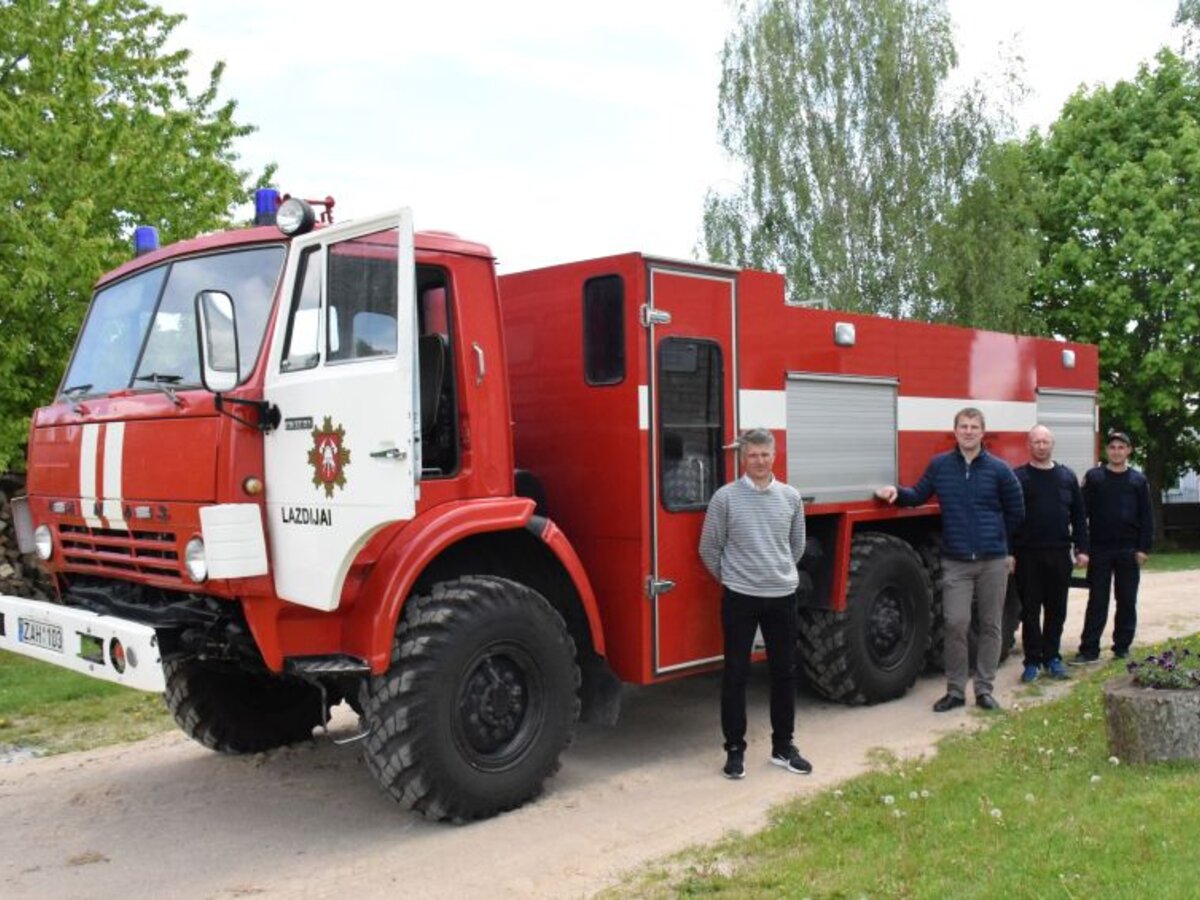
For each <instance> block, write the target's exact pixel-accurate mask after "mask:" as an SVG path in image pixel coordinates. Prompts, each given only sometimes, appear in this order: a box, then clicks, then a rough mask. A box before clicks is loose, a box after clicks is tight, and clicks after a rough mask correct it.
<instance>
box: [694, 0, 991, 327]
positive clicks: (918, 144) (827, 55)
mask: <svg viewBox="0 0 1200 900" xmlns="http://www.w3.org/2000/svg"><path fill="white" fill-rule="evenodd" d="M955 64H956V55H955V50H954V43H953V36H952V30H951V22H950V17H949V14H948V13H947V11H946V7H945V3H944V0H919V2H904V0H759V2H755V0H743V2H742V3H741V4H740V7H739V13H738V23H737V26H736V28H735V31H734V33H733V34H732V35H731V36H730V37H729V38H728V40H727V41H726V44H725V48H724V54H723V61H722V67H723V71H722V79H721V86H720V96H719V127H720V133H721V140H722V142H723V144H724V146H725V148H726V150H727V151H728V152H729V153H730V154H731V155H732V156H733V157H734V158H735V159H737V160H738V161H740V162H741V163H743V164H744V167H745V177H744V181H743V183H742V184H741V186H740V187H739V188H738V189H737V190H736V191H735V192H733V193H730V194H718V193H715V192H710V193H709V194H708V196H707V198H706V200H705V216H704V244H705V250H706V251H707V253H708V255H709V256H710V257H711V258H713V259H716V260H720V261H724V262H732V263H737V264H741V265H751V266H755V267H759V268H768V269H776V270H780V271H783V272H784V273H785V274H786V275H787V277H788V284H789V289H790V291H791V292H792V295H793V297H794V299H797V300H806V299H810V298H823V299H827V300H828V301H829V302H830V303H831V304H832V305H833V306H834V307H836V308H841V309H852V310H860V311H868V312H880V313H887V314H891V315H900V314H902V313H903V314H911V315H918V316H925V317H928V316H932V315H935V314H936V313H937V312H938V308H937V306H938V304H937V302H936V296H935V295H936V294H937V291H936V280H937V277H938V273H937V272H936V271H935V267H934V266H933V263H932V259H933V252H934V247H935V245H936V246H937V247H938V248H939V250H944V249H945V248H946V247H947V246H953V245H954V244H955V241H954V236H955V231H954V230H952V229H943V230H942V231H941V232H940V233H939V234H938V235H936V236H935V234H934V233H933V230H934V225H935V223H936V222H938V221H939V220H940V219H941V218H942V215H943V211H944V210H946V209H947V208H948V207H949V205H950V204H951V203H952V202H953V201H954V200H955V199H956V198H957V196H958V194H959V192H960V190H961V188H962V185H963V184H964V183H966V182H967V181H968V180H969V179H970V178H971V177H972V176H973V174H974V173H975V171H976V170H977V167H978V164H979V161H980V158H981V154H982V153H983V151H984V150H985V149H986V148H987V147H988V146H990V144H991V143H992V140H993V128H992V126H991V124H989V121H988V119H987V117H986V116H985V114H984V104H983V101H982V94H981V93H980V91H978V90H975V91H970V92H967V93H965V94H964V95H963V96H962V97H961V98H960V100H959V101H958V102H957V104H956V105H955V106H954V107H953V108H952V109H948V110H947V109H946V108H945V103H944V99H943V92H944V84H945V81H946V78H947V76H948V75H949V73H950V72H951V70H952V69H953V67H954V66H955ZM1001 162H1003V160H1002V159H999V160H997V167H998V169H997V170H998V171H999V170H1000V163H1001ZM998 189H999V188H997V190H998ZM985 201H986V198H985V197H984V196H983V187H982V186H981V188H980V196H979V197H978V198H977V199H976V200H975V201H974V202H973V203H972V204H971V205H969V206H968V207H966V208H965V209H964V210H963V211H962V212H961V214H960V215H961V216H963V217H971V216H974V215H975V210H976V208H977V207H980V206H983V205H986V202H985ZM980 221H981V222H983V221H984V219H981V220H980ZM980 227H984V225H982V224H981V225H980ZM992 262H994V260H989V259H985V258H984V257H983V256H982V255H979V256H977V257H976V258H974V259H972V260H969V261H966V262H964V265H963V266H962V267H961V268H960V270H959V271H957V272H947V273H946V279H947V281H948V282H950V283H958V284H964V285H967V284H976V283H978V282H979V281H980V278H979V276H978V275H976V274H975V273H974V272H971V271H968V270H969V269H970V267H972V266H974V267H980V266H983V267H987V266H989V265H990V264H992ZM956 278H957V281H955V279H956ZM949 290H950V288H946V289H945V290H943V292H942V294H943V295H945V294H947V293H948V292H949ZM946 304H947V301H946V300H943V301H942V305H946ZM950 306H951V307H952V308H953V309H954V310H955V314H962V315H966V314H967V313H968V312H969V310H968V309H967V308H966V306H965V305H962V304H958V305H954V304H953V303H950Z"/></svg>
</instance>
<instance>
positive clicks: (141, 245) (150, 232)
mask: <svg viewBox="0 0 1200 900" xmlns="http://www.w3.org/2000/svg"><path fill="white" fill-rule="evenodd" d="M157 249H158V229H157V228H155V227H154V226H153V225H139V226H138V227H137V228H135V229H133V255H134V256H145V255H146V254H147V253H152V252H154V251H155V250H157Z"/></svg>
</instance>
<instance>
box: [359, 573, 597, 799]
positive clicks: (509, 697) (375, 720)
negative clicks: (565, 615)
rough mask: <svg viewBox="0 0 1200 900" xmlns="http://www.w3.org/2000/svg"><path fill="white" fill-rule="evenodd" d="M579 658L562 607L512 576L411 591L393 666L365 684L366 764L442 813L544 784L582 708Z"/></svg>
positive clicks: (394, 792) (389, 787) (403, 794)
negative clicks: (558, 608) (419, 593)
mask: <svg viewBox="0 0 1200 900" xmlns="http://www.w3.org/2000/svg"><path fill="white" fill-rule="evenodd" d="M579 680H580V674H579V665H578V663H577V661H576V657H575V644H574V642H573V641H572V640H571V637H570V635H569V634H568V633H567V628H566V625H565V623H564V622H563V619H562V616H560V615H559V614H558V613H557V612H556V611H555V610H554V608H553V607H551V606H550V604H549V603H548V602H547V601H546V599H545V598H544V597H543V596H542V595H541V594H539V593H538V592H537V591H534V590H532V589H531V588H528V587H526V586H524V585H521V584H518V583H516V582H514V581H509V580H508V579H505V578H497V577H491V576H471V577H463V578H459V579H456V580H454V581H447V582H442V583H440V584H436V585H434V587H433V590H432V592H431V593H430V594H429V595H426V596H416V597H413V598H411V599H410V600H409V601H408V603H407V604H406V605H405V608H404V614H403V615H402V617H401V619H400V623H399V626H398V627H397V629H396V639H395V642H394V644H393V647H392V659H391V663H390V666H389V668H388V671H387V672H386V673H385V674H384V675H381V676H376V677H372V678H371V679H370V680H369V681H368V682H367V683H366V684H365V685H364V688H363V707H364V710H363V713H364V714H363V721H364V722H365V723H366V725H367V727H368V729H369V735H368V737H367V739H366V742H365V747H366V752H365V756H366V760H367V766H368V767H369V768H370V770H371V774H372V775H374V777H375V779H376V780H377V781H378V782H379V784H380V785H381V786H382V787H383V788H384V790H386V791H387V792H388V793H389V794H391V796H392V797H393V798H395V799H396V800H397V801H399V802H400V803H403V804H405V805H407V806H409V807H411V808H412V809H414V810H416V811H417V812H420V813H421V814H423V815H424V816H426V817H427V818H430V819H435V820H445V819H448V820H455V821H459V820H465V819H478V818H483V817H486V816H491V815H495V814H496V813H499V812H503V811H504V810H507V809H512V808H513V807H516V806H520V805H521V804H522V803H525V802H526V801H528V800H530V799H532V798H533V797H536V796H537V795H538V794H539V793H541V790H542V786H543V784H544V783H545V781H546V779H547V778H549V777H550V776H551V775H553V774H554V773H555V772H556V771H558V765H559V755H560V754H561V753H562V752H563V750H565V749H566V748H567V746H568V745H569V744H570V743H571V739H572V738H573V737H574V732H575V723H576V722H577V721H578V719H579Z"/></svg>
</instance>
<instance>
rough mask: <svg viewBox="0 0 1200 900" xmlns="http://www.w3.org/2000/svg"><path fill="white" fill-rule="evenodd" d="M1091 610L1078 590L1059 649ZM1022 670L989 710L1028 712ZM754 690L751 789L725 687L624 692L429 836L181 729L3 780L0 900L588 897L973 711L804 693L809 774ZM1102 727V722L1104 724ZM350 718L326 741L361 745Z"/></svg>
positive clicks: (1174, 605)
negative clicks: (722, 714) (726, 757)
mask: <svg viewBox="0 0 1200 900" xmlns="http://www.w3.org/2000/svg"><path fill="white" fill-rule="evenodd" d="M1198 586H1200V574H1198V573H1194V572H1190V573H1171V574H1154V575H1148V576H1146V577H1145V579H1144V581H1143V587H1142V594H1141V600H1140V603H1139V607H1140V610H1139V611H1140V615H1141V622H1140V624H1139V631H1138V640H1139V643H1140V642H1149V641H1154V640H1159V639H1162V638H1164V637H1167V636H1170V635H1174V634H1188V633H1192V632H1196V631H1200V598H1198V596H1197V587H1198ZM1084 601H1085V597H1084V594H1083V592H1082V591H1079V590H1075V591H1072V595H1071V615H1070V619H1069V620H1068V624H1067V631H1066V636H1067V639H1066V640H1065V641H1064V644H1065V648H1064V649H1067V650H1069V651H1072V652H1073V650H1074V643H1075V638H1076V636H1077V635H1078V634H1079V623H1080V620H1081V617H1082V609H1083V605H1084ZM1019 673H1020V662H1019V659H1016V658H1013V659H1010V660H1009V661H1008V662H1007V663H1006V664H1005V665H1004V666H1003V667H1002V668H1001V670H1000V675H999V678H998V681H997V692H996V693H997V697H998V698H999V699H1000V700H1001V702H1003V703H1004V704H1006V705H1009V704H1011V703H1013V702H1014V700H1016V701H1017V702H1021V694H1022V691H1021V690H1020V689H1018V687H1017V680H1018V676H1019ZM756 679H757V680H756V682H755V683H754V684H753V685H752V689H751V690H752V702H751V709H750V712H751V734H750V751H749V753H748V756H747V775H748V777H747V778H746V779H745V780H743V781H738V782H732V781H728V780H726V779H724V778H722V777H720V775H719V774H718V769H719V766H720V765H721V763H722V762H723V754H722V753H721V749H720V735H719V730H718V724H717V692H718V682H717V678H716V677H715V676H703V677H698V678H692V679H688V680H685V681H682V682H678V683H675V684H668V685H660V686H656V687H652V688H642V689H630V690H628V693H627V695H626V697H625V705H624V712H623V716H622V720H621V723H620V724H619V725H618V726H617V727H616V728H604V727H599V726H583V727H581V729H580V733H579V735H578V738H577V740H576V742H575V745H574V747H572V749H571V750H570V751H569V752H568V753H567V754H566V756H565V757H564V762H563V768H562V771H561V772H560V773H559V774H558V775H557V776H556V777H555V778H554V779H552V780H551V782H550V785H549V788H548V790H547V792H546V794H545V795H544V796H543V797H542V798H541V799H540V800H538V801H537V802H535V803H533V804H530V805H528V806H526V807H524V808H523V809H520V810H516V811H514V812H511V813H508V814H506V815H503V816H499V817H497V818H495V819H492V820H489V821H486V822H480V823H476V824H471V825H465V826H458V827H455V826H446V825H435V824H430V823H427V822H425V821H423V820H422V819H420V818H418V817H417V816H415V815H413V814H411V813H409V812H407V811H405V810H403V809H401V808H399V807H397V806H395V805H394V804H393V803H392V802H391V801H389V800H388V799H386V798H385V797H384V796H383V795H382V794H381V793H380V792H379V791H378V790H377V789H376V787H375V786H374V784H373V782H372V781H371V779H370V777H369V775H368V774H367V772H366V769H365V767H364V766H363V765H362V763H361V760H360V759H359V751H358V749H357V745H356V744H353V743H350V744H344V745H340V746H339V745H336V744H334V743H332V742H331V741H329V740H318V741H317V742H315V743H313V744H310V745H304V746H301V747H296V748H288V749H285V750H282V751H275V752H272V753H269V754H262V755H259V756H254V757H223V756H219V755H217V754H214V753H210V752H208V751H206V750H204V749H203V748H201V747H200V746H198V745H196V744H194V743H192V742H190V741H188V740H187V739H186V738H184V737H183V736H182V735H180V734H167V735H162V736H159V737H156V738H151V739H150V740H146V741H142V742H140V743H137V744H126V745H121V746H117V747H109V748H105V749H103V750H98V751H90V752H84V753H74V754H66V755H62V756H56V757H49V758H45V759H24V760H17V761H14V762H11V763H9V764H7V765H0V896H4V897H6V898H9V900H16V898H27V897H28V898H54V897H71V898H106V897H114V898H116V897H122V898H123V897H127V896H129V895H131V894H137V895H142V896H152V897H153V896H174V897H185V898H193V897H195V898H230V897H239V896H255V897H265V898H274V897H295V896H299V895H301V894H303V895H305V896H306V897H311V898H320V897H346V896H353V897H360V898H373V897H384V896H389V897H390V896H394V895H396V894H403V895H405V896H411V897H456V898H462V897H489V898H492V897H583V896H588V895H590V894H592V893H594V892H595V891H598V890H600V889H602V888H603V887H605V886H607V885H610V884H612V883H614V882H615V881H617V880H619V878H620V877H621V875H622V873H623V872H625V871H626V870H628V869H630V868H632V867H634V866H637V865H638V864H640V863H643V862H645V861H647V860H651V859H654V858H656V857H660V856H662V855H664V854H667V853H670V852H672V851H675V850H679V849H682V848H684V847H686V846H688V845H690V844H694V843H697V842H704V841H709V840H712V839H714V838H717V837H719V836H721V835H722V834H723V833H725V832H727V831H729V830H733V829H736V830H749V829H755V828H758V827H760V826H761V825H763V824H764V823H765V822H766V820H767V814H768V811H769V810H770V808H771V807H772V805H774V804H776V803H778V802H780V801H782V800H785V799H787V798H790V797H794V796H798V795H804V794H811V793H814V792H817V791H820V790H822V789H824V788H828V787H830V786H831V785H833V784H836V783H837V782H839V781H841V780H843V779H845V778H848V777H851V776H853V775H855V774H857V773H859V772H861V771H863V770H864V769H865V768H866V767H867V765H868V763H867V758H868V754H869V752H870V751H871V750H872V749H873V748H887V749H888V750H891V751H893V752H895V753H897V754H900V755H908V756H911V755H919V754H922V753H925V752H928V751H929V750H930V749H931V748H932V747H933V745H934V743H935V742H936V740H937V739H938V738H939V737H941V736H942V735H944V734H946V733H948V732H951V731H954V730H957V729H962V728H968V727H972V726H973V725H976V724H978V723H979V721H980V719H981V714H980V713H978V712H975V711H970V712H966V711H962V710H956V711H954V712H952V713H949V714H943V715H937V714H935V713H933V712H932V711H931V709H930V705H931V704H932V702H933V701H934V700H935V699H936V698H937V697H938V696H940V695H941V693H942V690H943V687H944V684H943V682H942V681H941V679H939V678H934V677H927V678H923V679H922V680H921V681H919V682H918V684H917V686H916V688H915V689H914V690H913V691H911V692H910V693H909V694H908V696H906V697H905V698H903V699H902V700H898V701H895V702H893V703H888V704H884V705H882V706H877V707H870V708H857V709H852V708H846V707H841V706H834V705H831V704H824V703H821V702H819V701H816V700H813V699H811V698H807V697H802V698H801V699H800V702H799V709H798V734H797V742H798V744H799V745H800V747H801V749H802V750H803V751H804V753H805V754H806V755H807V756H808V757H809V758H810V759H811V760H812V761H813V763H814V765H815V767H816V771H815V773H814V774H813V775H812V776H810V777H807V778H806V777H803V776H797V775H790V774H788V773H786V772H784V771H783V770H780V769H778V768H776V767H773V766H771V765H769V764H768V762H767V752H768V748H769V727H768V725H767V713H766V704H765V698H766V684H765V677H764V673H762V672H759V673H756ZM1098 727H1102V726H1098ZM353 731H354V724H353V717H352V716H347V717H345V718H341V719H338V720H337V721H336V722H335V728H334V733H335V736H339V737H346V736H350V735H352V734H353Z"/></svg>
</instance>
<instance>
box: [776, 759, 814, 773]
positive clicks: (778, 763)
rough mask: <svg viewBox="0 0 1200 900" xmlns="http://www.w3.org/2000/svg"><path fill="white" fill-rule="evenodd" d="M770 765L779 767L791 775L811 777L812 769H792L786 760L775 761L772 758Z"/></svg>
mask: <svg viewBox="0 0 1200 900" xmlns="http://www.w3.org/2000/svg"><path fill="white" fill-rule="evenodd" d="M771 765H773V766H779V767H781V768H784V769H787V770H788V771H789V772H791V773H792V774H793V775H811V774H812V769H793V768H792V764H791V763H790V762H788V761H787V760H786V759H776V758H775V757H774V756H772V757H771Z"/></svg>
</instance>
